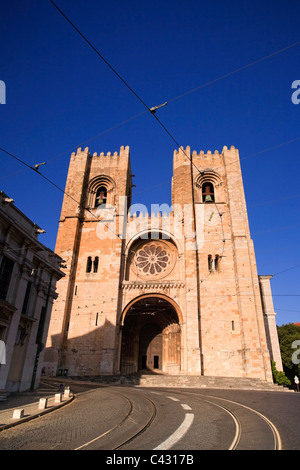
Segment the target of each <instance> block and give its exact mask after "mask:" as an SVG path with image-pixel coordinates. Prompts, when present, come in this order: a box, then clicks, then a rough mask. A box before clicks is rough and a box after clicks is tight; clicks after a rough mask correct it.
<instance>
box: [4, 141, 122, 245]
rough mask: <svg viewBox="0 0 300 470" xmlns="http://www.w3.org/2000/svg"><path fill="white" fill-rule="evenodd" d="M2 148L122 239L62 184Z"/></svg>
mask: <svg viewBox="0 0 300 470" xmlns="http://www.w3.org/2000/svg"><path fill="white" fill-rule="evenodd" d="M0 150H1V151H2V152H4V153H5V154H6V155H9V156H10V157H12V158H13V159H14V160H17V161H18V162H19V163H21V164H22V165H24V166H26V167H27V168H29V169H30V170H33V171H34V172H35V173H37V174H38V175H39V176H41V177H42V178H44V179H45V180H46V181H48V183H50V184H52V186H54V187H55V188H56V189H58V190H59V191H61V192H62V193H63V194H65V195H66V196H67V197H69V198H70V199H72V200H73V201H74V202H76V204H78V206H79V207H80V208H81V209H84V210H85V211H87V212H89V213H90V214H91V215H92V216H93V217H95V218H96V219H97V220H98V222H101V223H102V224H103V225H104V226H105V227H106V228H107V229H108V230H109V231H110V232H112V233H113V234H114V235H115V236H116V237H118V238H119V239H120V240H121V237H120V236H119V235H118V234H117V233H115V232H114V231H113V230H112V229H111V228H110V227H109V226H108V225H107V224H105V223H104V222H103V221H102V220H101V219H99V217H97V216H96V215H95V214H94V213H93V212H92V211H91V210H90V209H88V208H86V207H81V204H80V202H78V201H77V200H76V199H74V198H73V196H71V195H70V194H68V193H67V192H66V191H65V190H64V189H62V188H61V187H60V186H58V185H57V184H56V183H54V182H53V181H52V180H50V179H49V178H47V176H45V175H43V174H42V173H41V172H40V171H38V170H37V169H35V168H34V167H33V166H30V165H29V164H28V163H26V162H24V160H22V159H21V158H19V157H17V156H16V155H13V154H12V153H10V152H8V151H7V150H5V149H4V148H2V147H0Z"/></svg>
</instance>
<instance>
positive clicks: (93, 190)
mask: <svg viewBox="0 0 300 470" xmlns="http://www.w3.org/2000/svg"><path fill="white" fill-rule="evenodd" d="M131 188H132V179H131V168H130V155H129V147H125V148H124V147H121V149H120V152H119V153H118V152H115V153H113V154H111V153H110V152H109V153H107V154H106V155H105V154H104V153H101V154H100V155H97V153H94V154H93V155H91V154H90V153H89V149H88V148H86V149H84V150H82V149H81V148H79V149H78V150H77V153H72V155H71V160H70V165H69V171H68V176H67V181H66V187H65V193H66V194H65V196H64V199H63V204H62V210H61V216H60V220H59V229H58V235H57V241H56V248H55V252H56V253H58V254H60V256H61V257H62V258H63V259H64V260H65V264H66V268H65V278H64V280H63V282H61V283H59V285H58V294H59V296H58V299H57V301H56V303H55V305H54V307H53V312H52V318H51V323H50V328H49V336H48V343H47V348H46V351H45V367H46V369H47V371H48V374H49V373H50V374H52V375H56V374H59V375H60V374H68V375H80V373H82V374H83V375H99V374H112V373H113V372H114V371H113V364H114V354H115V327H116V305H117V299H118V293H119V282H120V275H121V272H122V256H121V253H122V244H123V240H122V231H123V229H124V222H125V223H126V221H127V207H130V203H131Z"/></svg>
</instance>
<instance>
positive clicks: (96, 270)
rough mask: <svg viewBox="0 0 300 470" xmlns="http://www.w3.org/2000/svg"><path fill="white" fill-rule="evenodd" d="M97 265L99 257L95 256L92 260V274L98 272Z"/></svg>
mask: <svg viewBox="0 0 300 470" xmlns="http://www.w3.org/2000/svg"><path fill="white" fill-rule="evenodd" d="M98 265H99V257H98V256H96V257H95V259H94V273H97V272H98Z"/></svg>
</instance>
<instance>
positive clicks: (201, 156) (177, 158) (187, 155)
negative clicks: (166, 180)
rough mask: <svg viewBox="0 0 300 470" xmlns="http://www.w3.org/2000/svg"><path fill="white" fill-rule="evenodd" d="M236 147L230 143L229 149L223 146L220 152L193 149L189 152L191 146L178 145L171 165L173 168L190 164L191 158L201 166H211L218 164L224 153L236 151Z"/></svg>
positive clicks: (221, 160) (220, 162)
mask: <svg viewBox="0 0 300 470" xmlns="http://www.w3.org/2000/svg"><path fill="white" fill-rule="evenodd" d="M236 151H237V149H236V148H235V147H234V146H233V145H232V146H231V147H230V148H229V149H228V147H226V146H224V147H223V149H222V152H221V153H220V152H219V151H218V150H214V151H213V152H212V151H211V150H207V151H206V152H205V151H204V150H200V152H197V150H193V151H192V152H191V148H190V147H189V146H187V147H186V148H184V147H180V148H179V149H178V150H174V154H173V165H174V169H175V168H177V167H179V166H181V165H190V164H191V160H192V161H193V163H195V164H198V165H200V167H203V166H213V165H220V164H222V162H223V159H224V155H225V154H228V152H229V153H234V154H235V153H236Z"/></svg>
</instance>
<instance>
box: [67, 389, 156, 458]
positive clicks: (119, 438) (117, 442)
mask: <svg viewBox="0 0 300 470" xmlns="http://www.w3.org/2000/svg"><path fill="white" fill-rule="evenodd" d="M114 393H117V394H118V395H119V396H122V397H123V398H125V399H126V400H127V402H128V403H129V411H128V412H127V413H126V415H125V416H124V417H123V418H122V420H121V421H120V422H119V423H117V424H115V425H114V426H112V427H111V428H110V429H108V430H107V431H105V432H104V433H102V434H100V435H99V436H96V437H95V438H93V439H91V440H90V441H88V442H86V443H84V444H82V445H80V446H78V447H76V448H75V449H74V450H84V449H86V450H87V449H99V450H101V449H105V450H112V451H115V450H121V449H122V447H124V446H125V445H126V444H128V443H130V442H132V441H134V439H136V438H137V437H139V436H140V435H141V434H142V433H143V432H144V431H145V430H146V429H148V428H149V427H150V426H151V424H152V422H153V421H154V419H155V417H156V412H157V409H156V405H155V403H154V402H153V400H151V399H150V398H149V397H147V396H146V395H144V394H136V395H135V398H138V400H140V399H141V398H142V399H144V400H146V402H147V403H148V404H150V408H151V410H149V412H148V414H147V417H146V419H145V420H144V422H143V423H142V424H141V423H140V421H141V414H143V415H144V410H145V407H143V408H141V407H140V405H139V406H135V401H134V400H133V399H132V398H129V397H128V394H127V395H125V394H124V393H120V392H116V391H114ZM138 408H140V410H139V411H137V409H138ZM142 409H143V413H141V410H142ZM125 435H126V437H123V436H125Z"/></svg>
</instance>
